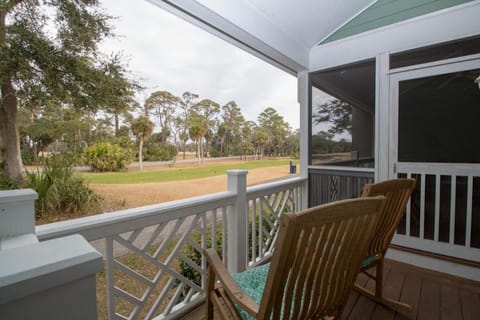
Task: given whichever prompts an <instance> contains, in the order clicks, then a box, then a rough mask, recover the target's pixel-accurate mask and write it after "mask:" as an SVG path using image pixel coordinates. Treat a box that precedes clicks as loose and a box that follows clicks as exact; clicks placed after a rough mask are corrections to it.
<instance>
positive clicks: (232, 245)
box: [227, 170, 248, 273]
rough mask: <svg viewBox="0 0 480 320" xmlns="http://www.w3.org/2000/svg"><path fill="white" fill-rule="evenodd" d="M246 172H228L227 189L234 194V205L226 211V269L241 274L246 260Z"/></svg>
mask: <svg viewBox="0 0 480 320" xmlns="http://www.w3.org/2000/svg"><path fill="white" fill-rule="evenodd" d="M247 173H248V171H247V170H228V171H227V179H228V181H227V189H228V191H231V192H235V193H236V194H237V198H236V200H235V205H234V206H233V207H231V208H229V209H228V210H227V250H228V252H227V268H228V271H230V273H236V272H241V271H243V270H245V268H246V267H247V260H248V251H247V250H248V248H247V244H248V239H247V234H248V216H247V214H248V213H247Z"/></svg>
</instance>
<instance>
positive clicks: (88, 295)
mask: <svg viewBox="0 0 480 320" xmlns="http://www.w3.org/2000/svg"><path fill="white" fill-rule="evenodd" d="M37 197H38V196H37V193H36V192H35V191H33V190H30V189H22V190H11V191H0V319H9V320H20V319H22V320H23V319H35V320H37V319H49V320H57V319H58V320H60V319H79V320H80V319H97V306H96V290H95V273H96V272H97V271H100V270H101V269H102V256H101V255H100V254H99V253H98V252H97V251H96V250H95V249H94V248H93V247H92V246H91V245H90V244H89V243H88V242H87V241H86V240H85V239H84V238H83V237H81V236H80V235H74V236H68V237H64V238H58V239H53V240H48V241H44V242H38V239H37V237H36V235H35V210H34V202H35V200H36V199H37Z"/></svg>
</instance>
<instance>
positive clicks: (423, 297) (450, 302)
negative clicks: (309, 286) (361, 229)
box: [183, 260, 480, 320]
mask: <svg viewBox="0 0 480 320" xmlns="http://www.w3.org/2000/svg"><path fill="white" fill-rule="evenodd" d="M357 282H358V283H360V284H366V286H367V287H368V288H370V289H372V288H373V285H374V281H373V280H370V279H368V278H367V277H366V276H364V275H360V276H359V277H358V279H357ZM384 284H385V286H384V292H385V296H387V297H389V298H393V299H398V298H400V300H402V301H403V302H406V303H408V304H410V305H411V306H412V307H413V312H412V316H411V319H419V320H420V319H421V320H435V319H452V320H462V319H463V320H478V319H480V283H479V282H474V281H470V280H465V279H461V278H457V277H453V276H450V275H446V274H443V273H439V272H434V271H430V270H426V269H421V268H417V267H414V266H411V265H408V264H404V263H401V262H396V261H392V260H387V261H386V263H385V282H384ZM183 319H184V320H199V319H200V320H201V319H205V315H204V306H203V305H202V306H200V307H199V308H197V309H195V310H194V311H192V312H191V313H189V314H188V315H186V316H185V317H184V318H183ZM341 319H345V320H388V319H392V320H394V319H395V320H404V319H408V318H407V317H405V316H404V315H401V314H399V313H397V312H393V311H391V310H389V309H387V308H385V307H383V306H381V305H379V304H376V303H375V302H373V301H371V300H369V299H368V298H365V297H364V296H361V295H359V294H358V293H356V292H353V291H352V293H351V294H350V297H349V299H348V302H347V304H346V306H345V309H344V312H343V315H342V318H341Z"/></svg>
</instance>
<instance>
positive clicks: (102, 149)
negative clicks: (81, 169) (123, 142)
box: [85, 142, 132, 171]
mask: <svg viewBox="0 0 480 320" xmlns="http://www.w3.org/2000/svg"><path fill="white" fill-rule="evenodd" d="M131 161H132V153H131V152H130V151H129V150H125V149H123V148H121V147H119V146H117V145H114V144H110V143H103V142H101V143H96V144H94V145H93V146H91V147H88V148H87V149H86V150H85V162H86V164H87V165H89V166H90V167H91V168H92V170H93V171H119V170H123V169H126V168H127V165H128V164H129V163H130V162H131Z"/></svg>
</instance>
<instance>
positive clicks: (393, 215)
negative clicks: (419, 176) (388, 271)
mask: <svg viewBox="0 0 480 320" xmlns="http://www.w3.org/2000/svg"><path fill="white" fill-rule="evenodd" d="M415 185H416V180H415V179H393V180H388V181H383V182H379V183H375V184H367V185H365V187H364V188H363V194H362V197H376V196H379V195H383V196H385V198H386V200H385V205H384V207H383V212H382V214H381V216H380V221H379V223H378V226H377V229H376V231H375V234H374V237H373V239H372V242H371V243H370V246H369V247H368V250H367V255H366V258H365V259H364V260H363V262H362V266H361V268H360V270H361V271H362V272H363V273H364V274H366V275H367V276H368V277H369V278H371V279H374V280H375V292H372V291H370V290H368V289H366V288H364V287H361V286H358V285H355V287H354V288H355V290H357V291H358V292H360V293H361V294H363V295H365V296H367V297H369V298H370V299H372V300H374V301H375V302H378V303H380V304H382V305H384V306H386V307H388V308H390V309H393V310H396V311H400V312H403V313H406V314H409V313H410V311H411V306H409V305H408V304H406V303H402V302H400V301H396V300H392V299H389V298H386V297H384V296H383V263H384V258H385V254H386V253H387V249H388V246H389V245H390V242H391V241H392V238H393V235H394V233H395V230H396V229H397V227H398V224H399V223H400V220H401V219H402V217H403V215H404V212H405V206H406V204H407V202H408V199H409V198H410V195H411V194H412V191H413V189H414V188H415ZM374 267H375V268H376V272H375V274H372V273H370V272H367V270H369V269H372V268H374Z"/></svg>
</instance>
